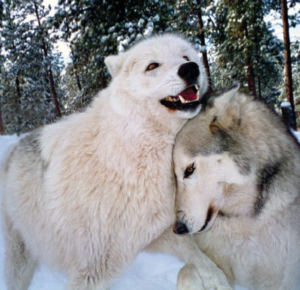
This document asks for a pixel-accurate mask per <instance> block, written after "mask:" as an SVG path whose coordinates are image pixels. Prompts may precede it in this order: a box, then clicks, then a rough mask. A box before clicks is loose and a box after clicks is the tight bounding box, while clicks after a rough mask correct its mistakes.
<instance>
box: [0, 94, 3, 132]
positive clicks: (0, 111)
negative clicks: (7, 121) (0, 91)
mask: <svg viewBox="0 0 300 290" xmlns="http://www.w3.org/2000/svg"><path fill="white" fill-rule="evenodd" d="M3 131H4V126H3V120H2V103H1V99H0V135H2V134H3Z"/></svg>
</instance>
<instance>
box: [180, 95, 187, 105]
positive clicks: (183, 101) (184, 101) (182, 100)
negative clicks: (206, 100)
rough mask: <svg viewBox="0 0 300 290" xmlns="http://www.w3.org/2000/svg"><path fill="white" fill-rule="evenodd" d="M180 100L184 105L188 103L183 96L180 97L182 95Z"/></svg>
mask: <svg viewBox="0 0 300 290" xmlns="http://www.w3.org/2000/svg"><path fill="white" fill-rule="evenodd" d="M179 99H180V102H181V103H182V104H185V103H186V100H185V99H184V98H183V97H182V96H180V95H179Z"/></svg>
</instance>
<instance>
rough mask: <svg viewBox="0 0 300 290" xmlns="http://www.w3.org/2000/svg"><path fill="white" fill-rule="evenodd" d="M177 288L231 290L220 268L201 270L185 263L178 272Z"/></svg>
mask: <svg viewBox="0 0 300 290" xmlns="http://www.w3.org/2000/svg"><path fill="white" fill-rule="evenodd" d="M177 290H233V289H232V288H231V287H230V285H229V283H228V281H227V279H226V277H225V275H224V273H223V272H222V271H221V270H220V269H211V270H207V269H205V270H201V272H200V273H199V271H198V269H197V268H196V267H195V266H194V265H192V264H186V265H185V266H184V267H183V268H182V269H181V270H180V272H179V274H178V278H177Z"/></svg>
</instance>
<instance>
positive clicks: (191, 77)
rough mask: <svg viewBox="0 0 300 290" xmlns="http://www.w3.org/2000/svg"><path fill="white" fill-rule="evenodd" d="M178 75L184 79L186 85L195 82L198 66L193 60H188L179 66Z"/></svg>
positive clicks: (198, 73)
mask: <svg viewBox="0 0 300 290" xmlns="http://www.w3.org/2000/svg"><path fill="white" fill-rule="evenodd" d="M178 75H179V76H180V77H181V78H182V79H184V80H185V81H186V83H187V85H188V86H190V85H193V84H195V83H197V78H198V76H199V75H200V71H199V66H198V64H196V63H195V62H188V63H185V64H183V65H181V66H180V67H179V70H178Z"/></svg>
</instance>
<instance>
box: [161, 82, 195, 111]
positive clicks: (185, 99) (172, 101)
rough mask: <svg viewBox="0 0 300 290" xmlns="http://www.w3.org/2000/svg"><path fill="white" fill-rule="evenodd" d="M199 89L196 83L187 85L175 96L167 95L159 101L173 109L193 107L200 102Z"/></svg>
mask: <svg viewBox="0 0 300 290" xmlns="http://www.w3.org/2000/svg"><path fill="white" fill-rule="evenodd" d="M199 99H200V91H199V86H198V85H192V86H189V87H188V88H187V89H185V90H184V91H182V92H181V93H179V94H178V95H177V96H168V97H166V98H164V99H162V100H161V101H160V103H161V104H162V105H164V106H166V107H167V108H169V109H173V110H189V109H195V108H196V107H198V105H199V104H200V102H199Z"/></svg>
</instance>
